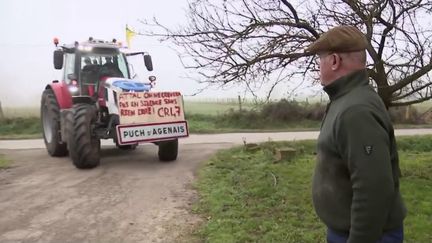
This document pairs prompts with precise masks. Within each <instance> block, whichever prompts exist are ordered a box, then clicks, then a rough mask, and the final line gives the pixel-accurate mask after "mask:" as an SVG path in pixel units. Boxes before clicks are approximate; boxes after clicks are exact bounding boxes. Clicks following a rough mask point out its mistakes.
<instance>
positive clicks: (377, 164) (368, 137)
mask: <svg viewBox="0 0 432 243" xmlns="http://www.w3.org/2000/svg"><path fill="white" fill-rule="evenodd" d="M324 91H325V92H326V93H327V94H328V95H329V97H330V103H329V105H328V107H327V112H326V115H325V117H324V119H323V122H322V124H321V132H320V135H319V137H318V144H317V164H316V168H315V173H314V176H313V185H312V197H313V203H314V207H315V211H316V213H317V214H318V216H319V217H320V218H321V220H322V221H323V222H324V223H325V224H326V225H327V226H328V227H329V228H332V229H333V230H336V231H340V232H346V233H348V232H349V240H348V242H350V243H354V242H359V243H368V242H376V241H377V240H378V239H379V238H380V235H382V233H383V232H385V231H388V230H391V229H396V228H398V227H400V226H402V223H403V219H404V218H405V215H406V209H405V206H404V203H403V201H402V197H401V195H400V192H399V176H400V169H399V158H398V153H397V150H396V141H395V136H394V131H393V126H392V124H391V121H390V117H389V115H388V113H387V110H386V108H385V106H384V103H383V102H382V100H381V99H380V97H379V96H378V94H377V93H376V92H375V91H374V90H373V89H372V88H371V87H370V86H369V80H368V76H367V72H366V70H361V71H356V72H353V73H351V74H349V75H347V76H345V77H342V78H340V79H338V80H336V81H335V82H333V83H332V84H330V85H328V86H326V87H324Z"/></svg>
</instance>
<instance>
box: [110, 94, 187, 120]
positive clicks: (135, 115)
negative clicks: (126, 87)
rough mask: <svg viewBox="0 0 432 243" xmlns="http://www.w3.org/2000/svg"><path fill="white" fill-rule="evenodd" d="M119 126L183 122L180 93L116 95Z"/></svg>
mask: <svg viewBox="0 0 432 243" xmlns="http://www.w3.org/2000/svg"><path fill="white" fill-rule="evenodd" d="M117 101H118V108H119V116H120V124H136V123H140V124H145V123H168V122H177V121H184V120H185V118H184V110H183V98H182V95H181V94H180V92H139V93H138V92H136V93H132V92H131V93H129V92H122V93H118V94H117Z"/></svg>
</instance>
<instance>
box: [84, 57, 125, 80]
mask: <svg viewBox="0 0 432 243" xmlns="http://www.w3.org/2000/svg"><path fill="white" fill-rule="evenodd" d="M89 72H91V73H93V74H94V75H93V76H97V77H95V78H96V79H100V78H102V77H104V76H105V77H122V78H129V73H128V69H127V65H126V61H125V58H124V56H123V55H122V54H121V53H118V54H97V53H86V54H83V55H82V56H81V78H82V79H83V81H84V79H85V77H83V74H85V73H89ZM84 76H85V75H84Z"/></svg>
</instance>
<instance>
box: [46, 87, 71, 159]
mask: <svg viewBox="0 0 432 243" xmlns="http://www.w3.org/2000/svg"><path fill="white" fill-rule="evenodd" d="M41 120H42V128H43V138H44V142H45V146H46V148H47V151H48V154H50V155H51V156H57V157H61V156H65V155H67V153H68V151H67V145H66V143H63V142H62V139H61V133H60V107H59V105H58V103H57V99H56V97H55V95H54V92H53V91H52V90H51V89H46V90H44V92H43V93H42V99H41Z"/></svg>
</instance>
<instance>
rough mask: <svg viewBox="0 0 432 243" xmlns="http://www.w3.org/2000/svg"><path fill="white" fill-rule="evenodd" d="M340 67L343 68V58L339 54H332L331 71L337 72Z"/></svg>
mask: <svg viewBox="0 0 432 243" xmlns="http://www.w3.org/2000/svg"><path fill="white" fill-rule="evenodd" d="M340 66H341V57H340V56H339V55H338V54H336V53H334V54H332V66H331V69H332V70H333V71H335V70H337V69H338V68H339V67H340Z"/></svg>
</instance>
